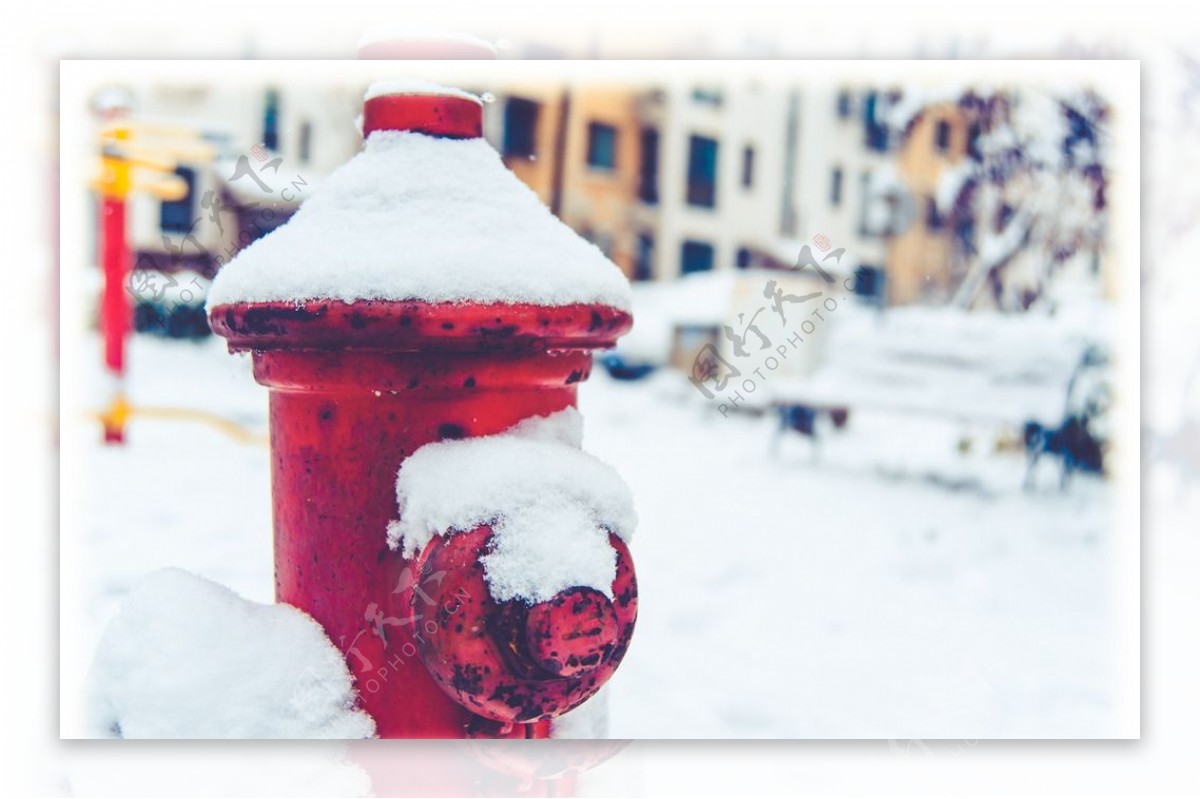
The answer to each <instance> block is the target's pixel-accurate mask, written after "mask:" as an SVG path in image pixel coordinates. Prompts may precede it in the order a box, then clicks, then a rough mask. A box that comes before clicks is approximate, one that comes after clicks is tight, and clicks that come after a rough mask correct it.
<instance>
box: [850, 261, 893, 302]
mask: <svg viewBox="0 0 1200 799" xmlns="http://www.w3.org/2000/svg"><path fill="white" fill-rule="evenodd" d="M886 285H887V273H886V272H884V271H883V269H882V268H881V267H878V266H868V265H866V264H863V265H861V266H859V267H858V268H857V269H855V270H854V293H855V294H857V295H858V296H859V297H862V298H863V299H865V300H868V301H870V302H873V303H877V304H879V305H882V304H883V301H884V289H885V287H886Z"/></svg>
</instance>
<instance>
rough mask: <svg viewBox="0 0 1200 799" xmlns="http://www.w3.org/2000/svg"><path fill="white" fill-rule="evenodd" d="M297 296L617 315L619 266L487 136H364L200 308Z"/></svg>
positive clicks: (411, 94) (433, 92)
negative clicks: (550, 204)
mask: <svg viewBox="0 0 1200 799" xmlns="http://www.w3.org/2000/svg"><path fill="white" fill-rule="evenodd" d="M383 97H397V98H404V97H408V98H418V100H422V99H425V100H427V99H428V98H429V97H435V98H437V97H441V98H447V99H450V98H454V99H457V100H459V101H461V100H463V99H466V98H469V99H470V100H471V101H473V102H476V103H478V98H475V97H474V96H473V95H469V94H467V93H466V92H462V91H460V90H457V89H446V88H444V87H439V86H437V85H435V84H428V83H423V82H407V83H384V84H376V85H374V86H372V87H371V89H370V90H368V92H367V95H366V98H367V101H368V102H372V101H378V99H379V98H383ZM472 113H474V112H473V111H472ZM306 300H340V301H343V302H347V303H352V302H355V301H359V300H394V301H403V300H416V301H424V302H430V303H433V302H476V303H504V304H518V303H527V304H532V305H545V306H564V305H573V304H598V305H605V306H609V307H613V308H616V309H618V310H622V311H625V310H628V309H629V307H630V289H629V283H628V281H627V280H626V278H625V276H624V275H623V274H622V272H621V270H620V269H619V268H618V267H617V266H616V264H614V263H613V262H612V261H610V260H609V259H608V258H607V257H606V256H605V255H604V254H603V253H602V252H601V251H600V250H599V249H598V248H597V247H596V246H595V245H593V244H591V243H589V242H587V241H586V240H584V239H582V238H581V237H579V236H578V235H576V234H575V232H574V231H572V230H571V229H570V228H569V227H567V226H566V225H565V224H563V223H562V222H560V221H559V220H558V219H557V218H556V217H555V216H554V215H553V214H552V213H551V212H550V210H549V209H548V208H546V206H545V205H543V204H542V202H541V200H540V199H538V196H537V195H536V194H535V193H534V192H533V191H532V190H531V189H529V188H528V187H527V186H526V185H525V184H523V183H522V182H521V181H520V180H519V179H518V178H517V177H516V176H515V175H514V174H513V173H512V172H510V171H509V170H508V169H507V168H505V166H504V164H503V162H502V161H501V158H500V155H499V153H497V152H496V151H495V150H494V149H493V148H492V147H491V146H490V145H489V144H488V143H487V142H486V141H484V139H482V138H447V137H438V136H434V135H426V134H425V133H418V132H414V131H410V130H374V131H368V134H367V138H366V141H365V144H364V147H363V150H362V152H360V153H359V154H358V155H356V156H355V157H354V158H352V159H351V160H350V161H349V162H348V163H346V164H344V165H343V166H341V167H340V168H338V169H337V170H335V171H334V172H333V173H332V174H331V175H330V176H329V177H328V178H326V179H325V180H324V181H323V183H322V184H321V186H320V187H319V188H318V189H317V191H316V192H315V193H314V195H313V196H312V197H311V198H310V199H308V200H307V201H305V202H304V203H303V205H301V207H300V209H299V211H297V212H296V214H295V215H294V216H293V217H292V218H291V220H289V221H288V222H287V224H285V225H283V226H281V227H279V228H278V229H276V230H275V231H272V232H271V233H269V234H267V235H265V236H264V237H263V238H261V239H259V240H258V241H255V242H253V243H252V244H250V245H249V246H248V247H246V248H245V249H244V250H242V251H241V252H240V253H239V254H238V255H237V256H236V257H235V258H234V259H233V260H231V261H230V262H229V263H228V264H227V265H226V266H225V267H224V268H223V269H222V270H221V272H220V273H219V274H218V276H217V278H216V280H215V281H214V283H213V287H212V291H211V293H210V295H209V298H208V309H209V310H210V311H211V310H212V309H213V308H216V307H218V306H222V305H229V304H235V303H262V302H281V301H282V302H288V301H290V302H304V301H306Z"/></svg>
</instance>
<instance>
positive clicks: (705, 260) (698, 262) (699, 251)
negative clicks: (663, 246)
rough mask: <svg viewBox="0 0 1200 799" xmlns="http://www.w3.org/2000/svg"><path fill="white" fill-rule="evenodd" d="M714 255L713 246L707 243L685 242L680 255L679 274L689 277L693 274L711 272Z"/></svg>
mask: <svg viewBox="0 0 1200 799" xmlns="http://www.w3.org/2000/svg"><path fill="white" fill-rule="evenodd" d="M714 255H715V253H714V251H713V246H712V245H711V244H709V243H708V242H704V241H691V240H689V241H685V242H684V243H683V249H682V252H681V254H680V261H679V272H680V274H684V275H690V274H692V273H693V272H711V271H712V268H713V260H714Z"/></svg>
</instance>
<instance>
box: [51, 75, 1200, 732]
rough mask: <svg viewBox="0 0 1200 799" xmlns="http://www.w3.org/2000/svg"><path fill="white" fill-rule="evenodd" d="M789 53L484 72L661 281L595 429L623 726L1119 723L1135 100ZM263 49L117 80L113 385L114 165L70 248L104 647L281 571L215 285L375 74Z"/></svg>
mask: <svg viewBox="0 0 1200 799" xmlns="http://www.w3.org/2000/svg"><path fill="white" fill-rule="evenodd" d="M760 68H761V70H762V74H761V75H760V76H757V77H756V76H754V75H753V74H751V75H750V76H748V77H747V76H745V75H744V71H742V72H739V73H738V74H737V75H736V76H734V75H731V76H730V77H728V78H726V79H711V78H709V77H705V78H704V79H699V80H689V79H680V78H678V77H672V78H662V79H657V78H654V77H652V76H651V77H647V78H642V79H637V80H624V81H612V80H597V79H587V78H579V77H572V78H570V79H565V78H564V79H561V80H539V81H530V80H525V79H522V80H509V81H506V80H504V79H497V78H496V77H495V76H494V75H489V74H488V71H487V70H486V69H484V70H480V73H479V74H480V78H479V79H478V80H477V81H475V82H471V81H466V82H464V81H459V82H458V83H459V84H461V86H462V88H465V89H468V90H471V91H474V92H476V93H478V94H480V95H482V96H484V98H485V101H486V102H485V137H486V138H487V140H488V141H489V142H490V143H491V144H492V145H493V146H494V147H495V148H496V150H497V151H498V152H499V153H500V155H501V156H502V157H503V160H504V163H505V164H506V165H507V166H508V167H509V168H510V169H511V170H512V171H513V172H514V173H515V174H516V175H517V176H518V177H519V178H520V179H521V180H522V181H524V182H525V183H526V184H527V185H528V186H529V187H530V189H532V190H533V191H534V192H536V193H537V194H538V196H539V197H540V198H541V199H542V201H543V202H544V203H545V204H546V205H547V206H548V207H549V208H550V209H551V210H552V211H553V212H554V213H555V214H556V215H557V216H558V217H559V218H560V219H562V220H563V221H564V222H565V223H566V224H568V225H570V226H571V227H572V228H573V229H574V230H575V231H577V232H578V233H579V234H580V235H581V236H583V237H584V238H586V239H588V240H589V241H591V242H593V243H594V244H595V245H596V246H597V247H599V248H600V249H601V250H603V251H604V252H605V253H606V254H607V255H608V256H609V257H610V258H611V259H612V260H613V261H614V262H615V263H617V265H618V266H620V268H621V269H622V271H623V272H624V273H625V274H626V275H627V277H628V278H629V279H630V281H631V282H632V284H633V291H634V308H633V311H634V317H635V320H636V321H635V328H634V330H633V332H632V333H631V334H630V335H629V336H628V337H627V338H626V339H624V340H623V341H622V342H621V344H620V345H619V346H618V348H617V349H616V350H614V351H610V352H607V353H603V354H601V355H599V356H598V366H599V367H602V368H597V369H596V370H595V373H594V375H593V377H592V379H591V380H590V381H589V382H587V383H585V384H583V385H582V386H581V388H580V407H581V410H582V411H583V413H584V416H585V419H586V422H587V428H586V439H585V447H586V448H587V449H588V450H589V451H591V452H593V453H594V454H596V455H598V456H599V457H601V458H602V459H604V460H606V461H608V462H610V463H612V464H613V465H614V466H615V467H616V468H617V469H618V471H619V472H620V473H621V474H622V476H623V477H624V478H625V479H626V480H627V481H628V482H629V483H630V485H631V486H632V487H633V489H634V492H635V496H636V498H637V503H638V510H639V514H640V516H641V520H642V521H641V528H640V530H639V533H638V536H637V538H636V539H635V542H634V557H635V559H636V561H637V566H638V570H639V577H640V581H641V594H642V608H641V616H640V619H639V625H638V632H637V635H636V637H635V644H634V645H633V647H632V648H631V650H630V654H629V655H628V657H627V659H626V661H625V663H624V665H623V666H622V668H621V669H620V670H619V671H618V673H617V676H616V677H614V679H613V680H612V682H611V683H610V686H609V687H608V688H606V690H605V694H606V695H607V696H606V698H605V701H606V702H607V705H608V708H609V712H608V734H609V735H610V736H611V737H617V738H679V737H715V738H730V737H732V738H736V737H808V738H855V737H865V738H891V739H902V740H903V741H904V743H903V744H902V746H903V747H905V748H907V747H908V746H909V745H910V740H911V739H927V738H928V739H934V738H958V739H972V740H974V739H979V738H991V737H1014V738H1019V737H1026V738H1029V737H1032V738H1054V737H1115V736H1120V735H1122V734H1127V732H1128V727H1127V726H1124V725H1123V721H1124V719H1125V718H1126V715H1124V714H1125V711H1126V710H1127V708H1126V707H1125V706H1124V705H1123V704H1122V702H1123V701H1124V697H1125V696H1126V695H1127V689H1126V686H1125V685H1124V683H1122V682H1121V676H1122V672H1121V663H1120V658H1119V651H1120V648H1121V647H1122V646H1129V645H1131V642H1130V641H1128V640H1125V639H1124V638H1123V637H1122V628H1120V627H1119V625H1118V620H1119V618H1120V612H1121V607H1120V604H1121V602H1122V601H1127V600H1128V599H1129V597H1128V596H1127V595H1126V594H1121V592H1120V590H1119V587H1120V586H1119V579H1118V575H1117V569H1118V566H1119V563H1118V556H1119V554H1120V553H1121V552H1122V551H1125V550H1124V549H1123V548H1124V547H1127V546H1128V542H1129V538H1128V536H1130V535H1133V534H1134V531H1130V530H1127V529H1121V528H1119V527H1118V526H1117V525H1116V523H1115V521H1114V520H1115V519H1116V512H1117V504H1118V499H1119V496H1118V495H1119V489H1120V488H1121V487H1122V486H1124V487H1125V488H1126V489H1128V488H1130V486H1131V484H1130V483H1129V481H1130V480H1134V479H1135V478H1134V475H1133V472H1132V469H1131V468H1130V467H1128V466H1126V467H1125V468H1124V469H1122V468H1120V467H1119V466H1118V464H1119V463H1120V460H1121V459H1122V458H1124V459H1125V461H1126V463H1128V462H1130V461H1129V459H1130V458H1136V457H1137V453H1136V452H1133V451H1130V448H1129V447H1128V446H1127V442H1128V440H1127V441H1126V449H1125V450H1124V451H1122V450H1121V448H1120V446H1118V444H1117V442H1116V440H1115V439H1116V436H1115V435H1114V413H1113V409H1114V407H1119V403H1120V402H1122V400H1124V401H1126V402H1129V401H1132V400H1133V399H1134V397H1132V396H1131V395H1130V393H1129V390H1130V389H1131V386H1129V385H1125V386H1124V390H1125V391H1126V393H1125V394H1124V395H1122V393H1121V387H1120V386H1119V381H1118V380H1117V379H1116V375H1115V368H1114V363H1115V362H1116V360H1117V358H1119V356H1120V352H1121V347H1120V344H1121V342H1120V341H1119V339H1118V334H1119V332H1120V330H1119V326H1118V317H1119V309H1120V303H1121V301H1122V299H1124V300H1125V301H1126V303H1128V302H1129V300H1130V298H1129V297H1128V296H1125V297H1124V298H1123V297H1122V296H1121V293H1120V292H1121V289H1120V287H1121V285H1122V281H1121V280H1120V279H1118V277H1119V275H1120V273H1121V270H1125V274H1126V275H1128V273H1129V270H1132V269H1134V268H1135V265H1134V264H1133V263H1129V262H1122V261H1121V260H1119V259H1118V258H1117V257H1116V256H1115V255H1114V248H1113V247H1112V246H1111V245H1112V241H1111V239H1112V224H1111V223H1112V217H1113V213H1114V210H1113V209H1112V208H1110V202H1111V196H1112V192H1111V185H1112V183H1113V181H1114V179H1121V178H1124V179H1126V180H1131V181H1132V180H1135V179H1136V176H1133V175H1129V176H1125V175H1120V174H1114V158H1113V156H1112V152H1111V151H1112V146H1113V133H1112V124H1113V120H1114V118H1115V116H1116V115H1119V114H1123V113H1124V114H1135V113H1136V109H1133V108H1118V107H1114V106H1113V104H1112V101H1111V100H1110V99H1109V98H1108V97H1106V95H1105V93H1104V90H1103V87H1100V86H1094V85H1092V84H1090V83H1088V82H1086V81H1084V80H1080V81H1078V82H1077V83H1074V84H1070V85H1067V86H1065V87H1064V86H1063V85H1061V84H1062V82H1061V81H1060V82H1058V83H1056V84H1055V86H1053V87H1051V86H1043V85H1038V84H1036V83H1030V82H1028V81H1013V82H1012V83H1010V84H996V83H994V82H989V83H984V82H981V81H977V82H971V81H950V80H948V79H947V80H945V81H940V82H938V81H934V82H929V81H905V80H903V79H898V78H897V77H896V76H895V74H894V73H893V72H892V71H891V70H887V69H879V70H877V73H878V74H877V75H876V76H875V77H874V78H873V79H864V78H863V76H862V70H856V71H854V72H853V73H850V72H847V74H846V76H845V77H840V76H839V75H838V72H837V69H836V68H835V69H823V70H822V71H821V74H820V75H819V76H818V75H816V74H812V71H811V70H807V69H805V68H803V67H802V66H796V65H789V66H786V67H784V66H783V65H782V64H781V65H780V66H779V67H778V68H774V67H771V66H769V65H768V64H765V63H764V64H763V65H762V66H761V67H760ZM380 70H381V72H380V74H381V76H390V75H391V72H390V71H388V70H387V68H386V67H384V66H382V65H381V67H380ZM425 71H426V73H430V74H434V73H435V72H436V70H430V69H426V70H425ZM869 71H870V70H868V72H869ZM243 74H244V75H246V76H249V77H248V78H244V79H239V80H236V81H225V80H211V79H203V78H197V79H196V80H191V81H178V80H162V81H156V80H154V79H151V78H143V79H140V80H138V81H136V82H129V83H122V82H120V81H118V82H114V83H111V84H105V85H104V86H103V87H102V88H100V89H98V90H96V91H93V92H92V93H91V94H90V95H89V97H88V98H87V104H88V107H87V109H86V112H87V117H88V119H89V120H90V124H91V126H92V132H91V138H90V139H88V141H89V144H88V150H89V152H88V153H86V158H87V159H88V162H89V163H92V164H93V165H94V166H96V167H97V174H98V175H99V177H98V178H97V181H98V182H97V183H96V184H95V185H94V186H93V189H95V187H96V186H99V187H100V194H103V191H104V189H103V186H104V183H103V181H104V179H105V177H104V175H105V174H106V173H105V172H104V170H105V169H106V168H109V169H110V170H111V168H112V163H111V160H110V159H112V158H118V159H119V158H125V159H127V160H131V161H136V162H137V163H136V164H135V169H134V170H133V172H132V173H131V177H130V186H131V188H130V191H129V193H128V196H127V201H126V214H127V221H126V225H125V231H126V235H127V243H128V250H129V257H130V259H131V260H132V263H133V265H134V266H133V271H132V273H131V274H130V275H129V278H128V280H127V282H126V283H125V285H123V286H122V287H121V288H122V290H123V292H124V297H125V301H127V302H128V304H129V313H130V314H131V319H132V326H133V335H132V337H131V338H130V340H129V342H128V349H127V352H126V353H125V356H124V359H125V360H124V364H123V366H122V369H121V370H119V371H120V372H121V373H122V377H121V378H120V379H119V380H118V379H116V378H115V376H114V370H112V369H106V368H105V367H104V363H103V359H102V357H101V352H102V350H103V346H102V334H101V330H100V327H101V326H100V325H99V322H98V320H99V318H100V314H99V309H100V308H101V306H102V305H103V304H104V300H103V296H104V279H103V273H102V269H101V264H102V262H103V252H102V250H103V247H102V240H103V237H102V236H100V235H99V234H98V231H100V230H101V228H102V225H103V219H104V214H103V212H102V210H101V202H100V200H99V199H96V196H97V195H96V193H95V192H94V191H93V199H91V200H89V203H90V205H89V207H90V208H91V209H92V215H91V216H90V217H88V218H86V219H85V220H84V224H83V227H82V229H79V230H66V231H64V235H66V236H79V237H82V238H84V239H85V240H86V241H89V242H91V243H92V246H91V247H90V249H91V251H92V257H91V258H90V259H87V260H86V262H84V263H64V264H63V274H64V280H68V281H75V280H77V279H79V280H81V281H82V283H83V284H84V285H87V286H89V287H90V288H89V289H88V290H87V296H88V299H87V300H86V301H85V302H84V303H83V304H82V305H81V306H80V307H81V308H82V313H81V314H80V315H79V316H78V318H72V317H68V318H66V320H65V325H66V327H65V328H64V330H65V332H64V335H77V336H80V337H82V340H83V341H84V343H85V346H83V347H82V348H81V349H79V350H77V351H76V352H77V353H78V354H79V358H80V362H79V363H78V364H74V363H73V364H72V366H73V367H75V366H77V367H78V368H79V369H81V370H82V374H84V375H86V378H85V381H84V384H83V385H84V390H85V393H86V402H87V405H88V408H89V410H90V411H91V413H92V414H93V417H92V419H93V421H92V424H90V425H89V426H87V427H83V428H80V429H79V431H78V434H79V436H80V439H79V441H78V442H76V443H77V444H78V445H79V446H80V447H81V448H82V452H83V460H82V462H81V463H82V468H81V484H80V486H79V492H80V501H81V505H80V509H79V518H80V519H81V520H82V521H81V525H82V531H81V541H82V543H83V546H84V550H85V551H84V555H83V561H84V562H85V563H86V566H85V567H83V569H82V571H83V577H84V579H83V585H84V586H85V589H84V590H83V600H84V606H85V607H86V611H85V612H84V614H83V618H84V619H85V620H86V623H85V624H84V625H83V627H82V628H81V629H80V630H79V635H80V636H81V639H82V640H83V642H84V643H83V647H82V649H83V651H87V650H88V648H89V647H94V646H95V643H96V640H98V636H99V634H100V633H101V632H102V630H103V629H104V625H105V624H106V623H107V620H108V619H110V618H111V617H112V615H113V614H114V613H115V611H116V608H117V606H118V605H119V602H120V600H121V598H122V597H123V596H124V595H125V594H126V593H127V591H128V590H129V588H130V586H131V585H132V584H134V583H135V582H136V581H137V580H138V579H139V578H140V577H142V576H144V575H145V574H146V573H148V572H149V571H152V570H153V569H156V568H159V567H162V566H167V565H172V566H179V567H183V568H186V569H189V570H191V571H194V572H197V573H199V574H201V575H203V576H206V577H209V578H211V579H214V580H217V581H219V582H222V583H224V584H226V585H229V586H230V587H232V588H234V589H235V590H237V591H238V592H239V593H241V594H242V595H244V596H246V597H248V598H251V599H256V600H260V601H271V600H272V598H273V579H272V571H271V569H272V566H271V546H270V538H271V536H270V529H271V525H270V510H269V508H270V488H269V484H268V473H269V460H268V450H267V448H266V429H267V407H266V396H265V391H264V390H263V389H262V388H261V387H259V386H258V385H257V384H255V383H254V381H253V379H252V377H251V376H250V374H249V364H248V361H246V360H244V359H242V358H235V357H233V356H230V355H228V354H227V353H226V352H225V349H224V346H223V342H222V341H220V340H219V339H215V338H214V337H212V336H211V334H210V333H209V330H208V327H207V324H206V321H205V317H204V313H203V304H204V299H205V294H206V291H207V288H208V286H209V285H210V282H211V280H212V278H213V277H214V276H215V275H216V274H217V273H218V272H219V270H220V269H221V267H222V265H223V264H225V263H227V262H228V261H229V259H230V258H232V257H233V256H235V255H236V253H237V252H238V251H239V250H241V249H242V248H243V247H245V246H246V245H248V244H249V243H250V242H252V241H254V240H256V239H257V238H259V237H261V236H264V235H269V234H270V231H272V230H274V229H275V228H276V227H278V226H279V225H282V224H285V223H286V221H287V219H288V218H289V217H290V215H291V214H292V213H294V212H295V210H296V209H297V208H298V207H299V206H300V204H301V203H302V202H303V201H304V199H305V198H306V197H308V196H311V194H312V193H313V192H319V191H320V187H321V182H322V180H323V178H324V177H325V176H326V175H328V174H329V173H330V172H331V171H332V170H334V169H336V168H337V167H338V166H339V165H340V164H342V163H344V162H345V161H347V160H348V159H349V158H351V157H352V156H353V155H354V154H355V153H356V152H357V151H358V150H359V148H360V146H361V137H360V135H359V133H358V130H357V128H356V127H355V118H356V116H357V115H358V113H359V111H360V109H361V101H362V96H363V92H364V90H365V88H366V83H364V82H356V81H349V80H348V81H345V82H343V83H338V82H337V81H329V80H324V81H321V82H320V83H319V85H314V81H312V80H311V77H310V76H309V75H307V74H305V73H303V72H299V73H298V74H297V76H296V77H295V78H294V79H291V80H286V79H285V80H276V79H273V78H270V77H263V76H255V72H254V70H253V68H248V69H246V70H245V72H244V73H243ZM781 75H783V77H782V78H781V77H780V76H781ZM114 130H120V131H124V132H123V133H122V134H120V136H117V137H115V138H114V134H113V131H114ZM106 147H107V148H108V149H107V150H106ZM109 177H110V178H111V172H110V173H109ZM64 191H69V192H78V193H85V192H88V191H89V187H88V186H87V185H67V186H65V187H64ZM1121 211H1123V212H1124V213H1126V214H1129V213H1132V209H1117V212H1118V213H1119V212H1121ZM1126 283H1127V281H1126ZM73 285H74V283H73ZM1125 343H1126V344H1131V342H1128V341H1126V342H1125ZM1126 352H1127V353H1128V350H1126ZM1183 367H1186V368H1190V369H1191V370H1192V371H1193V372H1194V371H1195V362H1194V361H1193V362H1192V365H1191V366H1190V367H1189V366H1187V365H1186V364H1181V368H1183ZM114 426H115V427H117V428H121V429H122V430H123V431H124V432H123V441H122V442H119V443H118V442H114V441H110V442H109V443H107V444H106V443H104V440H103V439H104V437H103V436H102V432H101V431H102V429H104V428H108V429H109V430H110V431H111V430H112V429H113V428H114ZM110 438H111V436H110ZM684 664H685V665H684Z"/></svg>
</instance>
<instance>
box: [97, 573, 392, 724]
mask: <svg viewBox="0 0 1200 799" xmlns="http://www.w3.org/2000/svg"><path fill="white" fill-rule="evenodd" d="M89 681H90V686H89V688H90V694H91V696H90V701H89V707H88V714H89V719H88V722H89V725H90V726H91V727H92V732H93V734H95V735H97V736H98V737H123V738H369V737H372V736H373V735H374V733H375V723H374V721H373V720H372V719H371V717H370V716H368V715H367V714H366V713H365V712H363V711H361V710H356V709H355V708H354V704H355V701H356V693H355V691H354V688H353V685H352V682H351V677H350V674H349V672H348V671H347V670H346V664H345V661H344V660H343V659H342V655H341V653H339V652H338V651H337V649H336V648H335V647H334V646H333V644H332V643H330V641H329V639H328V638H326V637H325V633H324V631H323V630H322V629H321V627H320V626H319V625H318V624H317V623H316V622H315V621H313V620H312V619H311V618H310V617H309V616H307V615H305V614H304V613H301V612H300V611H299V610H296V609H295V608H293V607H290V606H288V605H263V604H259V603H256V602H249V601H246V600H244V599H242V598H241V597H239V596H238V595H237V594H235V593H233V592H232V591H230V590H229V589H227V588H225V587H224V586H221V585H218V584H217V583H214V582H211V581H209V580H205V579H203V578H201V577H197V576H195V575H193V574H190V573H189V572H185V571H182V570H180V569H164V570H162V571H158V572H155V573H154V574H152V575H150V576H149V577H147V578H146V579H145V580H143V581H142V583H141V584H140V585H139V586H138V587H136V588H135V589H134V590H133V591H131V592H130V593H129V595H128V596H127V597H126V599H125V601H124V603H123V604H122V606H121V611H120V613H119V614H118V615H117V617H116V618H114V619H113V621H112V623H111V624H109V626H108V629H107V630H106V631H105V633H104V637H103V639H102V640H101V642H100V647H99V649H98V651H97V654H96V659H95V662H94V664H93V666H92V672H91V675H90V680H89Z"/></svg>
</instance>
